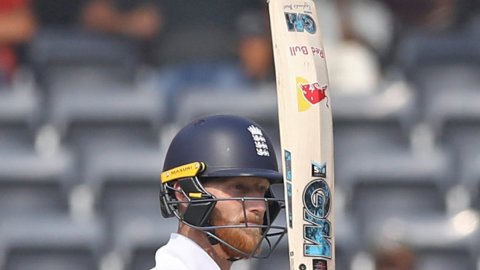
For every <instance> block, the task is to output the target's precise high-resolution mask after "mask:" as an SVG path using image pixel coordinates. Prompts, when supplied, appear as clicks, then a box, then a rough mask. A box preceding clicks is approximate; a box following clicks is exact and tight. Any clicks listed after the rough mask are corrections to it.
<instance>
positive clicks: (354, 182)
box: [337, 149, 453, 230]
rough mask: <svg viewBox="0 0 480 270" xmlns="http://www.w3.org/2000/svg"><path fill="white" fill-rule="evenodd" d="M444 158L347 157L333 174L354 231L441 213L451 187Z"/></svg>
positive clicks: (388, 153)
mask: <svg viewBox="0 0 480 270" xmlns="http://www.w3.org/2000/svg"><path fill="white" fill-rule="evenodd" d="M450 162H451V160H450V157H449V156H448V153H445V152H443V151H442V150H441V149H436V150H435V151H432V152H424V153H414V152H411V151H410V150H400V149H397V151H392V150H391V149H376V150H372V149H371V150H369V151H364V152H356V153H352V156H351V159H350V162H348V163H344V164H342V166H343V167H342V171H341V173H340V172H339V173H338V174H337V179H340V180H339V182H338V183H339V187H340V188H342V189H344V190H346V194H347V202H346V203H347V206H346V211H347V212H348V213H351V214H352V215H353V216H354V217H355V218H356V219H357V221H358V222H359V225H360V230H364V229H366V228H368V226H370V224H371V223H375V222H380V221H381V220H384V219H385V218H391V217H406V216H412V215H429V214H444V213H446V201H445V199H444V198H445V197H444V196H445V193H446V192H447V190H448V188H449V187H450V185H451V182H452V177H453V176H452V172H451V166H450Z"/></svg>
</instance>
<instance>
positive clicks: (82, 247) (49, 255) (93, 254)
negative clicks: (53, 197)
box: [0, 215, 105, 270]
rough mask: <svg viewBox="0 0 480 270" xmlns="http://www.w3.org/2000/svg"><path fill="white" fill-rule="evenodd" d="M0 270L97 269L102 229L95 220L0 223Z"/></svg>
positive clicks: (62, 218)
mask: <svg viewBox="0 0 480 270" xmlns="http://www.w3.org/2000/svg"><path fill="white" fill-rule="evenodd" d="M0 239H1V241H0V242H1V245H0V246H1V248H0V249H1V252H2V257H3V258H5V261H4V265H3V266H0V269H3V270H16V269H18V270H20V269H22V270H28V269H32V270H33V269H37V270H60V269H75V270H86V269H89V270H93V269H99V268H98V262H99V258H100V256H101V255H102V252H103V251H104V243H105V241H104V227H103V225H102V224H101V222H100V221H99V220H91V221H75V220H72V219H70V218H69V217H68V216H67V215H65V216H54V215H44V216H43V217H41V218H40V217H36V218H28V217H27V218H22V219H2V220H1V221H0Z"/></svg>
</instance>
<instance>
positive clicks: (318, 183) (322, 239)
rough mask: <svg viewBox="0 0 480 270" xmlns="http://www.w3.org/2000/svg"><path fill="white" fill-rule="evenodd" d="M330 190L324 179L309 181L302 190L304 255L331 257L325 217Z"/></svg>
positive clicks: (330, 234)
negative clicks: (305, 223) (306, 223)
mask: <svg viewBox="0 0 480 270" xmlns="http://www.w3.org/2000/svg"><path fill="white" fill-rule="evenodd" d="M331 194H332V193H331V191H330V188H329V186H328V184H327V182H326V181H325V180H324V179H315V180H313V181H311V182H310V183H309V184H308V185H307V186H306V187H305V189H304V192H303V206H304V217H303V219H304V220H305V221H306V222H308V224H309V225H304V226H303V237H304V239H305V243H304V251H303V254H304V255H305V256H315V257H318V256H320V257H326V258H332V244H331V242H330V240H329V239H331V237H332V233H331V223H330V221H329V220H328V219H327V218H328V215H329V213H330V207H331V199H332V198H331Z"/></svg>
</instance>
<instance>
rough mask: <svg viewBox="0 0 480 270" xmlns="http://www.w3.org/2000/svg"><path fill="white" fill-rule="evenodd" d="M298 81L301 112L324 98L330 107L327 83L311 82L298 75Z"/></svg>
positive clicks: (299, 109)
mask: <svg viewBox="0 0 480 270" xmlns="http://www.w3.org/2000/svg"><path fill="white" fill-rule="evenodd" d="M296 83H297V100H298V111H299V112H304V111H308V110H309V109H310V108H311V107H312V106H313V105H316V104H318V103H320V102H321V101H323V100H327V103H326V106H327V107H328V96H327V90H328V85H327V84H324V85H321V84H320V83H319V82H314V83H311V82H309V81H308V80H306V79H305V78H303V77H297V78H296Z"/></svg>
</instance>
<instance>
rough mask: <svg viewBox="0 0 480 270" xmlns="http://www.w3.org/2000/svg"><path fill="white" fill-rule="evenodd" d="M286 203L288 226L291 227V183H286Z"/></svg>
mask: <svg viewBox="0 0 480 270" xmlns="http://www.w3.org/2000/svg"><path fill="white" fill-rule="evenodd" d="M287 204H288V213H287V214H288V226H289V227H290V228H293V215H292V207H293V206H292V184H290V183H287Z"/></svg>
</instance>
